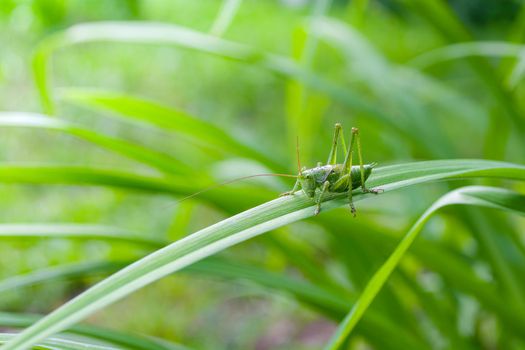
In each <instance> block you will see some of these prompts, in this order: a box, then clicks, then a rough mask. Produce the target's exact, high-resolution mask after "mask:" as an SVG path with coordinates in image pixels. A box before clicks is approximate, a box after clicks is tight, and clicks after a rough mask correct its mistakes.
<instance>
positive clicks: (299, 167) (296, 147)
mask: <svg viewBox="0 0 525 350" xmlns="http://www.w3.org/2000/svg"><path fill="white" fill-rule="evenodd" d="M295 153H296V154H297V168H298V170H299V176H301V175H302V174H303V173H302V168H301V157H300V156H299V136H297V138H296V139H295Z"/></svg>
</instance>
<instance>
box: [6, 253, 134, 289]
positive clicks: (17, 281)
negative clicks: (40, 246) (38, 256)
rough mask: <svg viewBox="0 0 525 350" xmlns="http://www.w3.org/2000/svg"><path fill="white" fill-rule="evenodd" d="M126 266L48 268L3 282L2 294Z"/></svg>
mask: <svg viewBox="0 0 525 350" xmlns="http://www.w3.org/2000/svg"><path fill="white" fill-rule="evenodd" d="M126 265H127V264H126V263H120V262H106V261H103V262H88V263H79V264H70V265H61V266H56V267H48V268H45V269H40V270H37V271H33V272H29V273H26V274H22V275H16V276H12V277H8V278H6V279H3V280H1V281H0V293H2V292H5V291H9V290H16V289H18V288H23V287H27V286H31V285H35V284H38V283H42V282H50V281H57V280H72V279H74V278H78V277H85V276H93V275H101V274H106V273H107V272H114V271H117V270H119V269H121V268H123V267H124V266H126Z"/></svg>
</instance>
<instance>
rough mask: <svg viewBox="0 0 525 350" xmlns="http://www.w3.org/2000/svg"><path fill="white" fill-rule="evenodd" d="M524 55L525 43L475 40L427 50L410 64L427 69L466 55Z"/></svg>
mask: <svg viewBox="0 0 525 350" xmlns="http://www.w3.org/2000/svg"><path fill="white" fill-rule="evenodd" d="M524 55H525V45H520V44H512V43H508V42H503V41H474V42H467V43H459V44H452V45H447V46H443V47H440V48H437V49H434V50H431V51H427V52H425V53H423V54H421V55H419V56H417V57H415V58H413V59H412V60H411V61H410V62H409V64H410V65H412V66H414V67H417V68H419V69H427V68H429V67H431V66H433V65H436V64H439V63H442V62H446V61H450V60H457V59H462V58H466V57H475V56H480V57H514V58H518V59H519V58H520V57H523V56H524Z"/></svg>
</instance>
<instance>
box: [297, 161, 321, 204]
mask: <svg viewBox="0 0 525 350" xmlns="http://www.w3.org/2000/svg"><path fill="white" fill-rule="evenodd" d="M297 179H298V180H299V182H300V183H301V188H302V189H303V191H304V193H305V194H306V195H307V196H308V197H313V196H314V195H315V189H316V188H317V182H316V181H315V174H314V173H312V171H311V170H306V169H304V168H303V169H301V172H300V173H299V175H298V177H297Z"/></svg>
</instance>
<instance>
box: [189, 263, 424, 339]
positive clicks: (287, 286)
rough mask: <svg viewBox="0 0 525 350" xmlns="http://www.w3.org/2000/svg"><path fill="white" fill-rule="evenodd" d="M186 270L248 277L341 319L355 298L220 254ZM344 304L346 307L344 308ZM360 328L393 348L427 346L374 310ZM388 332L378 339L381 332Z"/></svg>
mask: <svg viewBox="0 0 525 350" xmlns="http://www.w3.org/2000/svg"><path fill="white" fill-rule="evenodd" d="M183 271H189V272H191V273H195V272H197V273H204V274H207V275H209V276H211V277H219V278H225V279H228V280H231V279H233V280H239V279H241V280H247V281H250V282H254V283H256V284H257V285H259V286H262V287H264V288H271V289H272V290H275V291H276V292H278V293H284V294H286V295H292V296H293V297H294V298H295V299H296V300H298V301H300V302H302V303H303V304H305V305H307V306H309V307H311V308H313V309H316V310H318V311H320V312H322V313H323V314H325V315H327V316H330V317H332V318H335V319H340V318H341V317H343V316H344V313H345V312H346V309H347V305H348V304H349V303H350V302H352V301H354V300H355V298H354V296H349V295H348V294H347V293H336V292H334V291H332V290H330V289H327V288H326V287H324V286H322V285H318V284H315V283H311V282H307V281H301V280H297V279H295V278H292V277H290V276H286V275H282V274H277V273H273V272H269V271H266V270H263V269H260V268H257V267H255V266H247V265H242V264H239V263H234V262H228V261H226V260H224V259H219V258H207V259H205V260H202V261H199V262H197V263H195V264H193V265H191V266H189V267H187V268H185V269H184V270H183ZM341 307H342V308H341ZM360 332H361V333H362V334H363V335H364V336H365V337H367V339H368V340H369V342H370V343H371V344H373V345H376V346H378V347H379V348H381V349H391V348H395V347H392V344H396V345H397V346H402V347H404V348H407V349H424V348H426V347H427V346H426V345H425V344H424V343H422V342H421V340H420V339H418V338H417V337H414V336H413V334H411V333H410V332H408V331H407V330H406V329H404V328H403V327H399V325H397V324H395V323H393V322H390V321H389V320H387V319H385V318H384V317H383V316H382V315H380V314H378V313H375V312H374V311H372V312H370V313H368V314H367V315H366V317H365V318H364V319H363V323H362V324H361V327H360ZM378 332H379V333H381V334H383V335H384V337H382V338H384V339H388V341H386V342H385V341H384V339H378V338H377V336H376V335H377V333H378Z"/></svg>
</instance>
